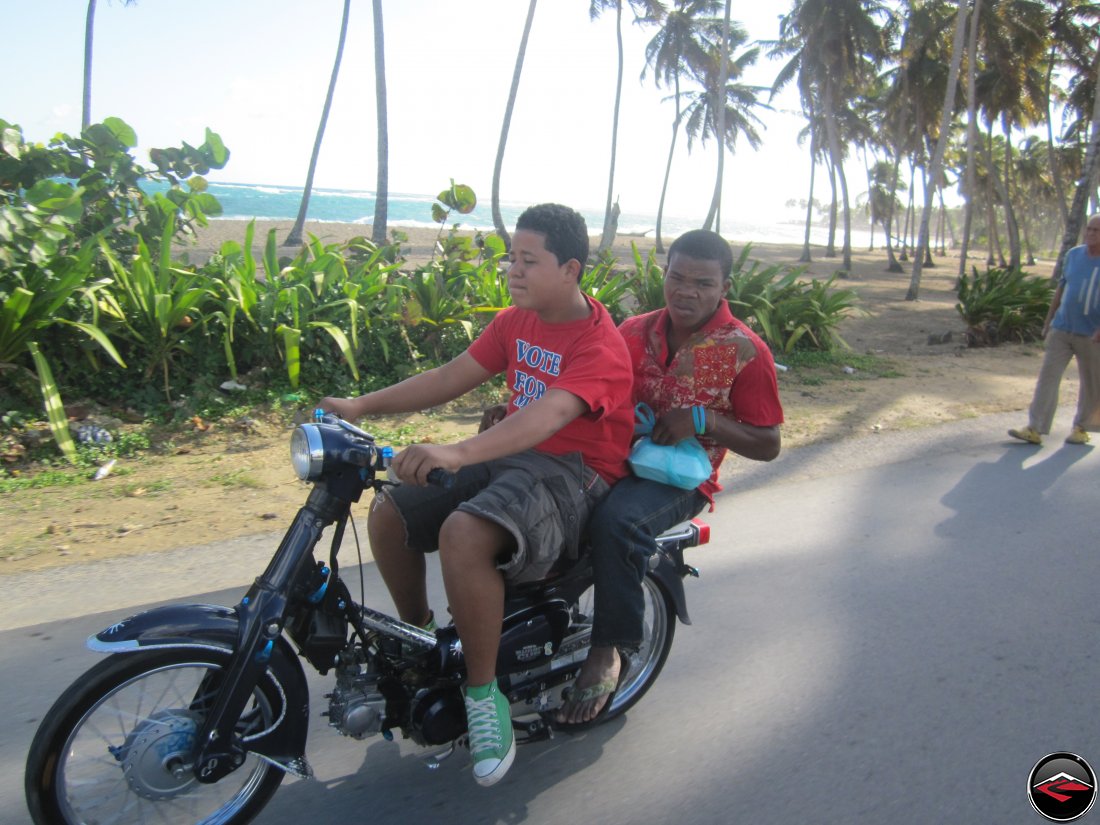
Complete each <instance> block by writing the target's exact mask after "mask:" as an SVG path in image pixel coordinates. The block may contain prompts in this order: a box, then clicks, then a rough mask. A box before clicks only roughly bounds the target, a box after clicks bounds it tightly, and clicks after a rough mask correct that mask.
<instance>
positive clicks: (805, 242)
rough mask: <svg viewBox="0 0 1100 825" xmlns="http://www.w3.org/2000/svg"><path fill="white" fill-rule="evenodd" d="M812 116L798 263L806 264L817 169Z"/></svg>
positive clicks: (808, 260) (815, 138) (808, 257)
mask: <svg viewBox="0 0 1100 825" xmlns="http://www.w3.org/2000/svg"><path fill="white" fill-rule="evenodd" d="M812 121H813V118H811V123H810V194H809V197H808V198H807V200H806V234H805V237H804V238H803V241H802V255H801V257H799V259H798V261H799V263H804V264H808V263H810V262H811V261H812V260H813V258H811V257H810V226H811V224H812V223H813V217H814V177H815V173H816V171H817V134H816V131H815V130H814V128H813V122H812Z"/></svg>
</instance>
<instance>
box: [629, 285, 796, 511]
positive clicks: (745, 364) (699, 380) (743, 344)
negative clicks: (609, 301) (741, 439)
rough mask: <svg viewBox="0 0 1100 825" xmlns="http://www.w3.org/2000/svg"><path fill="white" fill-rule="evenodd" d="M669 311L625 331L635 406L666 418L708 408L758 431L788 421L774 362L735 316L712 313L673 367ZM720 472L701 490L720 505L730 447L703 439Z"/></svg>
mask: <svg viewBox="0 0 1100 825" xmlns="http://www.w3.org/2000/svg"><path fill="white" fill-rule="evenodd" d="M668 324H669V320H668V310H665V309H660V310H657V311H655V312H648V313H646V314H645V315H637V316H635V317H633V318H628V319H627V320H625V321H623V323H622V324H621V325H620V326H619V331H620V332H622V334H623V338H625V339H626V346H627V349H629V350H630V360H631V361H632V362H633V366H634V402H635V403H638V402H639V401H644V402H645V403H647V404H649V406H650V407H652V408H653V412H654V413H655V414H656V415H657V417H658V418H660V417H661V416H662V415H663V414H664V413H666V412H668V411H669V410H672V409H676V408H679V407H691V406H694V405H696V404H702V405H703V406H705V407H707V408H708V409H712V410H715V411H716V412H717V413H718V414H719V415H724V416H726V417H727V418H732V419H734V420H735V421H740V422H742V423H744V424H751V425H753V426H755V427H773V426H777V425H779V424H782V423H783V406H782V404H780V402H779V387H778V385H777V382H776V378H775V361H774V360H773V359H772V354H771V351H770V350H769V349H768V347H767V344H765V343H764V342H763V341H761V340H760V337H759V336H758V335H757V334H756V333H754V332H753V331H752V330H751V329H749V328H748V327H747V326H745V324H743V323H742V322H741V321H739V320H737V319H736V318H734V317H733V314H732V313H731V312H730V310H729V305H728V304H727V303H726V302H725V301H722V302H721V304H719V306H718V310H717V311H716V312H715V313H714V316H713V317H712V318H711V319H710V321H708V322H707V324H706V326H704V327H703V328H702V329H701V330H699V331H698V332H697V333H695V335H693V336H692V337H691V338H689V339H688V340H687V341H685V342H684V344H683V346H681V347H680V349H679V350H678V351H677V352H676V355H675V356H674V357H673V359H672V363H668V335H667V330H668ZM699 442H700V443H701V444H702V445H703V447H704V448H706V451H707V454H708V455H709V456H710V463H711V466H712V467H713V468H714V472H713V473H712V474H711V477H710V479H708V480H707V481H705V482H703V483H702V484H700V485H699V492H701V493H702V494H703V495H705V496H706V497H707V499H708V500H710V502H711V504H712V505H713V503H714V494H715V493H716V492H718V491H719V490H721V489H722V487H721V485H720V484H719V483H718V469H719V467H720V466H721V464H722V459H723V458H724V457H725V455H726V448H725V447H723V446H721V445H720V444H717V443H716V442H714V441H712V440H711V439H709V438H707V437H705V436H700V437H699Z"/></svg>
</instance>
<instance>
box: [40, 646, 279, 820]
mask: <svg viewBox="0 0 1100 825" xmlns="http://www.w3.org/2000/svg"><path fill="white" fill-rule="evenodd" d="M227 663H228V656H227V655H223V654H219V653H218V652H217V651H214V650H194V649H186V650H183V649H171V650H158V651H149V652H145V653H124V654H116V655H114V656H111V657H109V658H107V659H105V660H103V661H102V662H100V663H99V664H98V665H96V666H95V667H93V668H92V669H91V670H89V671H88V672H87V673H85V674H84V675H83V676H82V677H80V679H78V680H77V681H76V682H74V683H73V685H72V686H70V687H69V689H68V690H66V691H65V693H63V694H62V695H61V697H60V698H59V699H58V700H57V701H56V702H55V703H54V705H53V707H52V708H51V709H50V711H49V712H48V713H47V714H46V717H45V719H44V720H43V723H42V725H41V726H40V727H39V729H38V732H37V734H36V735H35V738H34V741H33V742H32V743H31V748H30V753H29V755H28V757H27V772H26V779H25V787H26V794H27V805H28V807H29V808H30V812H31V816H32V817H33V819H34V821H35V822H36V823H38V825H60V823H65V825H84V824H85V823H87V824H88V825H91V823H101V822H111V823H118V825H127V823H135V825H136V824H137V823H143V822H165V823H180V825H183V824H184V823H187V825H191V824H192V823H201V825H241V823H245V822H248V821H250V820H251V819H252V818H253V817H254V816H255V815H256V814H257V813H259V811H260V810H261V809H262V808H263V807H264V805H265V804H267V802H268V800H269V799H270V798H271V795H272V794H274V793H275V791H276V789H277V788H278V787H279V783H281V782H282V780H283V771H281V770H279V769H278V768H276V767H274V766H272V765H271V764H269V763H267V762H265V761H263V760H261V759H260V758H258V757H257V756H255V755H253V754H249V755H247V757H246V759H245V762H244V764H243V765H241V767H240V768H238V769H237V770H235V771H233V772H232V773H230V774H229V775H228V776H226V777H225V778H224V779H223V780H221V781H220V782H217V783H214V784H209V785H208V784H203V783H200V782H198V781H197V780H196V779H195V777H194V775H193V774H192V773H191V771H190V770H189V769H187V767H186V765H185V762H186V760H187V758H188V754H189V751H190V750H191V746H192V743H193V741H194V737H195V734H196V732H197V731H198V729H199V727H200V726H201V724H202V714H203V712H204V706H205V705H208V704H209V703H210V702H211V701H212V693H213V691H212V685H213V684H214V683H216V682H217V680H218V677H219V674H220V673H221V671H222V670H223V668H224V667H225V666H226V664H227ZM282 705H283V699H282V698H281V697H280V696H279V693H278V689H277V687H276V685H274V684H273V683H272V682H271V681H270V680H268V679H262V680H261V681H260V683H259V684H258V685H257V686H256V688H255V689H254V690H253V695H252V699H251V700H250V701H249V704H248V705H247V706H246V708H245V712H244V714H243V715H242V717H241V719H240V721H239V722H238V723H237V730H238V732H240V733H241V735H242V736H245V737H246V738H247V737H248V736H252V735H256V734H258V733H260V732H261V731H263V730H266V729H267V728H268V727H269V726H271V725H272V724H274V723H277V721H278V718H279V710H278V709H279V708H281V707H282Z"/></svg>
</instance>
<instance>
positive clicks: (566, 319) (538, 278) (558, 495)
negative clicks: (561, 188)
mask: <svg viewBox="0 0 1100 825" xmlns="http://www.w3.org/2000/svg"><path fill="white" fill-rule="evenodd" d="M509 257H510V261H511V265H510V267H509V270H508V290H509V293H510V294H511V296H512V303H513V306H512V307H510V308H508V309H506V310H504V311H502V312H501V313H499V314H498V315H497V316H496V317H495V318H494V319H493V321H492V322H491V323H490V324H489V326H488V327H487V328H486V329H485V331H484V332H483V333H482V334H481V335H480V336H479V337H478V339H477V340H476V341H474V342H473V344H471V345H470V347H469V349H467V350H466V352H464V353H463V354H461V355H459V356H458V357H456V358H455V359H454V360H452V361H451V362H449V363H447V364H445V365H443V366H441V367H438V368H436V369H433V370H429V371H427V372H424V373H421V374H419V375H416V376H413V377H412V378H409V379H406V380H405V381H402V382H400V383H399V384H395V385H393V386H391V387H388V388H386V389H383V390H379V391H377V392H373V393H368V394H367V395H362V396H359V397H358V398H355V399H337V398H325V399H323V400H322V401H321V402H320V406H321V407H322V408H324V409H326V410H331V411H333V412H336V413H338V414H339V415H341V416H343V417H344V418H347V419H358V418H361V417H363V416H365V415H371V414H379V413H397V412H412V411H416V410H421V409H425V408H427V407H432V406H436V405H438V404H442V403H445V402H446V401H450V400H452V399H455V398H458V397H459V396H461V395H463V394H464V393H466V392H469V391H470V390H472V389H474V388H475V387H477V386H479V385H481V384H483V383H484V382H485V381H487V380H488V379H489V378H490V377H492V376H493V375H496V374H498V373H501V372H505V371H507V379H508V386H509V388H510V391H511V399H510V401H509V403H508V414H507V416H506V417H505V419H504V420H503V421H502V422H501V423H500V424H499V425H497V426H495V427H493V428H492V429H490V430H486V431H484V432H481V433H479V434H478V435H476V436H474V437H472V438H469V439H466V440H465V441H461V442H459V443H457V444H448V445H436V444H415V445H412V446H410V447H408V448H407V449H405V450H404V451H402V452H401V453H399V454H398V455H397V456H396V457H395V458H394V461H393V465H392V468H393V470H394V472H396V473H397V475H398V477H399V478H400V479H401V480H402V481H404V482H406V483H405V484H403V485H401V486H399V487H395V488H392V489H391V490H390V491H389V492H387V493H386V494H384V495H383V494H379V495H378V496H377V497H376V498H375V500H374V502H373V503H372V505H371V508H370V516H369V520H368V532H369V535H370V542H371V548H372V551H373V554H374V558H375V561H376V562H377V564H378V570H379V572H380V573H381V575H382V578H383V580H384V581H385V583H386V586H387V587H388V588H389V591H390V594H391V596H392V597H393V600H394V604H395V606H396V608H397V612H398V614H399V615H400V617H401V619H402V620H404V621H406V622H409V623H412V624H416V625H419V626H421V627H428V628H430V627H434V619H433V617H432V613H431V611H430V609H429V605H428V597H427V589H426V585H425V560H424V556H423V554H424V553H428V552H432V551H434V550H436V549H437V548H438V550H439V553H440V566H441V569H442V573H443V581H444V585H445V587H446V592H447V599H448V601H449V603H450V609H451V613H452V616H453V618H454V623H455V628H456V630H457V631H458V634H459V637H460V639H461V640H462V647H463V652H464V655H465V658H466V666H467V676H468V681H467V685H468V686H467V689H466V713H467V719H468V727H469V737H470V751H471V754H472V755H473V759H474V778H475V779H476V780H477V781H478V783H480V784H481V785H492V784H494V783H496V782H497V781H499V780H500V779H501V778H502V777H503V776H504V774H505V773H506V772H507V770H508V768H509V767H510V766H511V764H512V761H513V759H514V757H515V747H516V745H515V736H514V734H513V731H512V724H511V717H510V713H509V703H508V700H507V698H506V697H504V696H502V695H501V694H500V692H499V690H498V688H497V684H496V659H497V649H498V646H499V642H500V627H501V621H502V618H503V612H504V587H505V581H506V580H507V581H509V582H523V581H531V580H535V579H538V578H542V577H543V576H544V574H545V573H546V572H547V571H548V570H549V568H550V566H551V565H552V564H553V563H554V561H555V560H556V559H557V558H558V557H559V556H560V555H561V554H562V553H563V552H564V553H570V554H574V555H575V554H576V552H577V548H578V545H579V543H580V534H581V530H582V528H583V525H584V524H585V522H586V521H587V520H588V516H589V513H590V511H591V509H592V507H593V506H594V505H595V503H596V502H598V501H599V500H600V499H601V498H603V496H604V495H606V493H607V491H608V489H609V488H610V485H611V484H614V483H615V482H616V481H617V480H618V479H620V478H622V477H623V476H624V475H626V472H627V467H626V456H627V453H628V451H629V446H630V439H631V434H632V431H633V407H632V404H631V393H630V386H631V371H630V361H629V356H628V353H627V350H626V346H625V344H624V343H623V339H622V336H621V335H620V334H619V332H618V331H617V330H616V328H615V324H614V322H613V321H612V320H611V317H610V315H608V313H607V311H606V310H605V309H604V307H603V306H602V305H601V304H600V303H599V302H598V301H595V300H594V299H592V298H590V297H588V296H586V295H585V294H584V293H582V292H581V290H580V285H579V279H580V276H581V273H582V272H583V271H584V265H585V262H586V260H587V258H588V229H587V227H586V225H585V222H584V219H583V218H582V217H581V216H580V215H579V214H578V213H577V212H575V211H574V210H572V209H569V208H567V207H564V206H560V205H557V204H542V205H539V206H533V207H531V208H529V209H528V210H526V211H525V212H524V213H523V214H522V215H521V216H520V218H519V220H518V221H517V223H516V231H515V233H514V235H513V237H512V248H511V251H510V255H509ZM436 467H439V468H443V469H445V470H450V471H452V472H457V477H456V479H455V484H454V485H453V487H451V488H449V489H444V488H441V487H434V486H424V485H426V481H427V476H428V473H429V471H430V470H432V469H433V468H436Z"/></svg>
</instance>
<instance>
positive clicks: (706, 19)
mask: <svg viewBox="0 0 1100 825" xmlns="http://www.w3.org/2000/svg"><path fill="white" fill-rule="evenodd" d="M719 8H721V0H677V2H676V7H675V8H673V9H671V10H670V11H669V12H668V14H667V15H665V18H664V21H663V24H662V25H661V28H660V30H659V31H658V32H657V34H655V35H654V36H653V39H652V40H650V41H649V43H647V44H646V49H645V58H646V68H645V69H643V70H642V74H641V79H642V80H645V76H646V71H647V70H648V69H649V68H650V67H652V69H653V80H654V82H655V83H656V84H657V85H658V86H661V85H662V84H663V85H665V86H667V85H669V84H670V83H671V85H672V87H673V94H672V96H671V99H672V100H673V102H674V103H675V105H676V116H675V117H674V118H673V120H672V140H671V141H670V142H669V146H668V162H667V163H666V164H665V176H664V182H663V183H662V184H661V198H660V200H659V202H658V204H657V228H656V250H657V252H664V251H665V247H664V243H663V242H662V240H661V222H662V220H663V217H664V211H665V195H666V194H667V193H668V181H669V177H670V176H671V174H672V157H673V154H674V153H675V151H676V140H677V138H678V137H679V133H680V123H681V121H682V120H683V111H682V108H681V93H680V79H681V78H682V77H684V76H686V75H688V74H689V73H692V72H694V70H695V69H696V68H698V67H700V66H702V65H704V64H705V62H706V59H707V46H706V39H705V37H704V36H703V27H704V26H705V25H708V24H713V22H714V17H713V15H714V14H716V13H717V11H718V9H719Z"/></svg>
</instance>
